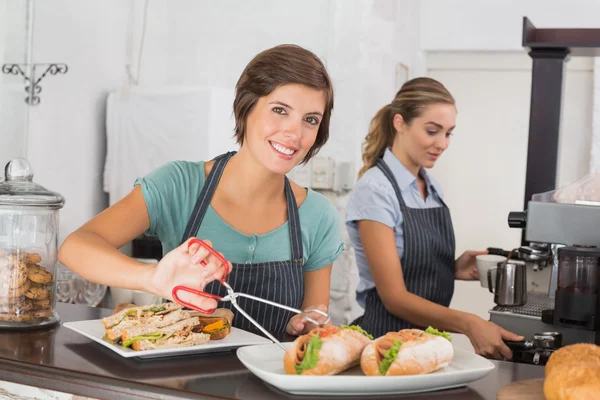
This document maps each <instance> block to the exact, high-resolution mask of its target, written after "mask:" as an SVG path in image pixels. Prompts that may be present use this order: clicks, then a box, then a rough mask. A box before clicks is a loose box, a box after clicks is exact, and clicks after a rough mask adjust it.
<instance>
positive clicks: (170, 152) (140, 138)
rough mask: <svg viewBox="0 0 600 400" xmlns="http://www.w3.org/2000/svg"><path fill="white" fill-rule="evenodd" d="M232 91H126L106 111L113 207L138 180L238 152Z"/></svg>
mask: <svg viewBox="0 0 600 400" xmlns="http://www.w3.org/2000/svg"><path fill="white" fill-rule="evenodd" d="M233 96H234V92H233V90H227V89H221V88H215V87H202V88H161V89H145V88H139V87H128V88H124V89H122V90H120V91H118V92H115V93H111V94H109V96H108V99H107V109H106V139H107V146H106V147H107V148H106V161H105V165H104V191H105V192H107V193H108V194H109V203H110V205H112V204H114V203H116V202H118V201H119V200H121V199H122V198H123V197H125V196H126V195H127V194H128V193H129V192H130V191H131V189H132V188H133V182H134V180H135V179H136V178H138V177H141V176H144V175H146V174H148V173H149V172H151V171H152V170H153V169H155V168H157V167H159V166H161V165H163V164H165V163H167V162H170V161H175V160H187V161H199V160H209V159H212V158H214V157H215V156H217V155H219V154H222V153H224V152H226V151H230V150H235V149H237V146H236V145H235V140H234V139H233V131H234V127H235V123H234V118H233V109H232V107H233Z"/></svg>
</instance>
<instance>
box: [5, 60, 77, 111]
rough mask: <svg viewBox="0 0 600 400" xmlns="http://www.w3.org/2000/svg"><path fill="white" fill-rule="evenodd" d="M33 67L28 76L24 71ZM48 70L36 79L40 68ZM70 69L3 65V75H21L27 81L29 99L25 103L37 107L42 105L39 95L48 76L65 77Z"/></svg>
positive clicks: (44, 65)
mask: <svg viewBox="0 0 600 400" xmlns="http://www.w3.org/2000/svg"><path fill="white" fill-rule="evenodd" d="M29 65H31V75H30V76H27V74H26V73H25V71H23V69H25V70H26V69H27V67H28V66H29ZM22 67H23V68H22ZM39 67H42V68H44V67H45V68H46V69H45V70H44V72H42V74H41V75H40V76H39V77H36V70H37V69H38V68H39ZM68 70H69V68H68V67H67V64H4V65H2V73H3V74H6V75H21V76H22V77H23V79H24V80H25V83H26V84H27V86H25V92H26V93H27V97H25V103H27V104H29V105H30V106H37V105H38V104H40V101H41V100H40V96H39V94H40V93H41V92H42V87H41V86H40V82H41V81H42V79H44V77H45V76H46V75H47V74H50V75H57V74H61V75H64V74H66V73H67V71H68Z"/></svg>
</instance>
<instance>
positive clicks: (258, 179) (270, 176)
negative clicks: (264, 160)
mask: <svg viewBox="0 0 600 400" xmlns="http://www.w3.org/2000/svg"><path fill="white" fill-rule="evenodd" d="M223 178H224V179H222V180H221V183H220V184H219V189H220V190H224V191H225V193H226V194H227V197H229V198H230V199H240V200H243V202H244V203H245V204H248V203H256V204H265V203H266V202H267V200H269V199H271V198H273V197H275V198H278V197H280V196H283V195H284V185H285V183H284V182H285V181H284V177H283V176H281V175H279V174H275V173H273V172H271V171H269V170H267V169H266V168H265V167H264V166H263V165H262V164H261V163H260V162H259V161H258V160H257V159H255V158H254V156H252V154H251V153H250V152H249V151H248V150H247V149H246V148H244V147H243V146H242V148H240V150H239V151H238V152H237V153H236V154H235V155H233V156H232V157H231V159H230V160H229V162H228V163H227V167H226V168H225V171H224V172H223Z"/></svg>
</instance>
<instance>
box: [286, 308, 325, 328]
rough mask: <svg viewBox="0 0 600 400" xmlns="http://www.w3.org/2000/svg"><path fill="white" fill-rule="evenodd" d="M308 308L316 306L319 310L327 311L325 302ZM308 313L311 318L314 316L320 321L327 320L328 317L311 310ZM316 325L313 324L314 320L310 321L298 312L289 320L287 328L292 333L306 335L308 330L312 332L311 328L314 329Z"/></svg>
mask: <svg viewBox="0 0 600 400" xmlns="http://www.w3.org/2000/svg"><path fill="white" fill-rule="evenodd" d="M308 308H316V309H317V310H321V311H324V312H327V307H326V306H325V305H324V304H319V305H318V306H316V307H314V306H311V307H308ZM306 315H307V316H308V317H309V318H312V319H314V320H315V321H318V322H320V323H323V322H325V320H326V319H327V317H325V316H324V315H321V314H319V313H316V312H309V313H307V314H306ZM316 327H317V326H316V325H315V324H313V323H312V322H308V321H307V320H306V319H304V318H303V317H302V315H301V314H296V315H294V316H293V317H292V318H290V322H288V324H287V326H286V328H285V330H286V332H287V333H288V334H290V335H293V336H300V335H304V334H305V333H307V332H310V330H311V329H314V328H316Z"/></svg>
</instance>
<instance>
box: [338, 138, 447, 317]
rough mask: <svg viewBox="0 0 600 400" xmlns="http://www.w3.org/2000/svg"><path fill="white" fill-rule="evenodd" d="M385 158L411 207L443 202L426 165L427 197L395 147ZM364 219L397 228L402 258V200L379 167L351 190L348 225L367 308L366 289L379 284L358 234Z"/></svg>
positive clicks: (360, 301) (358, 293) (359, 294)
mask: <svg viewBox="0 0 600 400" xmlns="http://www.w3.org/2000/svg"><path fill="white" fill-rule="evenodd" d="M383 160H384V161H385V162H386V163H387V165H388V166H389V167H390V169H391V170H392V173H393V174H394V177H395V178H396V181H397V182H398V186H399V187H400V192H401V194H402V198H403V199H404V202H405V203H406V206H407V207H410V208H435V207H440V206H441V205H442V204H441V203H440V201H439V199H438V197H437V196H434V195H432V191H431V188H432V186H433V188H435V190H436V191H437V194H438V195H439V196H440V198H442V199H443V192H442V187H441V186H440V184H439V183H438V182H436V181H435V180H434V179H433V178H432V177H431V176H429V175H428V174H427V173H426V172H425V170H424V169H421V175H422V176H423V177H424V178H425V183H426V185H427V198H426V199H425V200H423V197H421V193H420V192H419V186H418V181H417V178H416V177H415V176H414V175H412V174H411V173H410V172H409V171H408V169H407V168H406V167H405V166H404V164H402V163H401V162H400V160H398V159H397V158H396V156H394V154H392V151H391V149H389V148H388V149H386V151H385V153H384V155H383ZM360 220H371V221H377V222H380V223H382V224H385V225H387V226H389V227H390V228H393V229H394V235H395V238H396V249H397V250H398V257H400V258H402V255H403V254H404V231H403V225H402V221H403V218H402V212H400V204H399V202H398V198H397V197H396V193H395V192H394V188H393V187H392V184H391V183H390V181H389V180H388V179H387V178H386V177H385V175H384V174H383V172H381V170H380V169H379V168H377V167H373V168H370V169H369V170H367V171H366V172H365V173H364V174H363V176H361V178H360V179H359V180H358V182H357V183H356V186H355V187H354V189H353V190H352V192H351V194H350V199H349V201H348V205H347V209H346V229H347V230H348V235H349V237H350V243H351V245H352V247H353V248H354V252H355V254H356V264H357V266H358V274H359V277H360V280H359V283H358V287H357V288H356V301H357V302H358V304H360V305H361V307H363V308H364V306H365V304H364V301H365V297H366V292H367V291H368V290H369V289H372V288H373V287H375V283H374V282H373V277H372V275H371V271H370V270H369V265H368V263H367V260H366V258H365V253H364V251H363V247H362V244H361V242H360V236H359V234H358V224H357V222H358V221H360Z"/></svg>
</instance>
